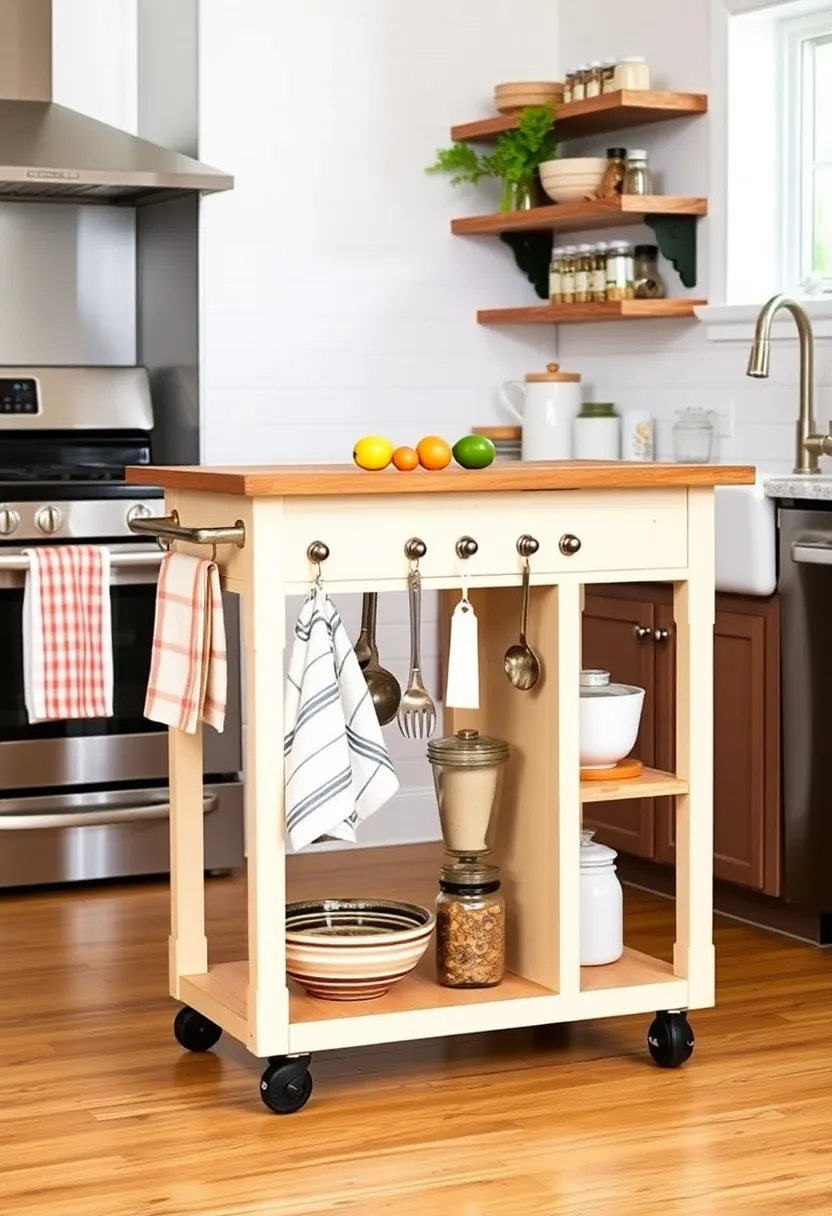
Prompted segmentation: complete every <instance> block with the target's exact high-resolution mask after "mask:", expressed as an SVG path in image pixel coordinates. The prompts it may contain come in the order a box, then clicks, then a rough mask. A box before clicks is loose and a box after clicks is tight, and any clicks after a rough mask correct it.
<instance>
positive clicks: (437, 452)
mask: <svg viewBox="0 0 832 1216" xmlns="http://www.w3.org/2000/svg"><path fill="white" fill-rule="evenodd" d="M416 451H417V453H418V455H419V464H420V465H421V466H422V468H423V469H445V468H447V467H448V465H449V464H450V463H451V456H452V455H453V453H452V452H451V449H450V445H449V444H447V443H446V442H445V440H444V439H440V437H439V436H438V435H426V436H425V437H424V439H420V440H419V442H418V443H417V444H416Z"/></svg>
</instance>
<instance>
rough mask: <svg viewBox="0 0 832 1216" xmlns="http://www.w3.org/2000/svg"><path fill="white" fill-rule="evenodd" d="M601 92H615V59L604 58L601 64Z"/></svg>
mask: <svg viewBox="0 0 832 1216" xmlns="http://www.w3.org/2000/svg"><path fill="white" fill-rule="evenodd" d="M601 92H602V93H614V92H615V60H614V59H605V60H604V61H603V63H602V64H601Z"/></svg>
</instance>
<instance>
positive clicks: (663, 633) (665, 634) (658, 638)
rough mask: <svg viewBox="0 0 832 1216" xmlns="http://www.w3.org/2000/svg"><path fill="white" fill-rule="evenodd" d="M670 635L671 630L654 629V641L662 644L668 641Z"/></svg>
mask: <svg viewBox="0 0 832 1216" xmlns="http://www.w3.org/2000/svg"><path fill="white" fill-rule="evenodd" d="M669 637H670V631H669V630H668V629H654V630H653V641H654V642H658V643H659V644H660V645H662V644H663V643H664V642H666V641H667V639H668V638H669Z"/></svg>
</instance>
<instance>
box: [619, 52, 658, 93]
mask: <svg viewBox="0 0 832 1216" xmlns="http://www.w3.org/2000/svg"><path fill="white" fill-rule="evenodd" d="M615 88H616V91H617V90H618V89H649V88H650V65H649V63H648V62H647V60H646V59H644V58H643V57H642V56H641V55H631V56H630V57H629V58H626V59H619V60H618V62H617V63H616V65H615Z"/></svg>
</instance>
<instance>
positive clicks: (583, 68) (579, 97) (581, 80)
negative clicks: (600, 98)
mask: <svg viewBox="0 0 832 1216" xmlns="http://www.w3.org/2000/svg"><path fill="white" fill-rule="evenodd" d="M588 74H589V64H588V63H582V64H581V65H580V66H579V67H577V68H575V78H574V80H573V81H572V100H573V101H583V100H584V98H585V97H586V79H587V76H588Z"/></svg>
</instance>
